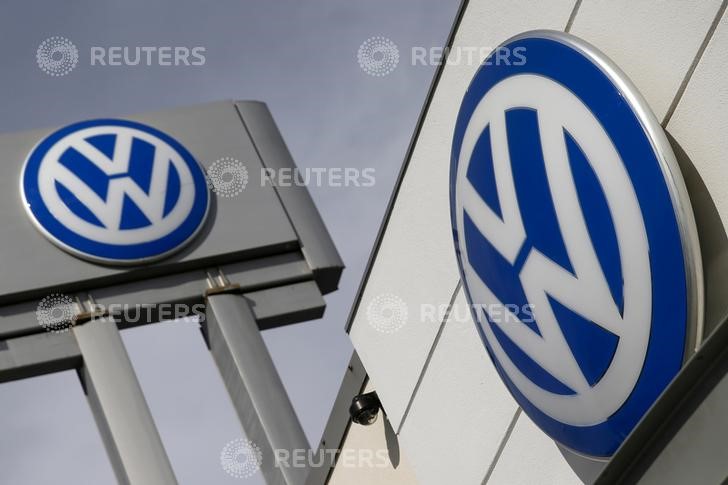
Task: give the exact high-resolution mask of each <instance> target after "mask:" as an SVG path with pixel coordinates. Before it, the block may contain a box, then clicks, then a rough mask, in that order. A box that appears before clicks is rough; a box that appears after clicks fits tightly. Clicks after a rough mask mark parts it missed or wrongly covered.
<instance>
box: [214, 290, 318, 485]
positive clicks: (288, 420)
mask: <svg viewBox="0 0 728 485" xmlns="http://www.w3.org/2000/svg"><path fill="white" fill-rule="evenodd" d="M204 324H205V330H206V337H207V341H208V345H209V346H210V351H211V352H212V355H213V358H214V360H215V363H216V364H217V367H218V369H219V370H220V373H221V374H222V378H223V381H224V382H225V386H226V387H227V390H228V392H229V394H230V397H231V399H232V401H233V405H234V407H235V410H236V411H237V413H238V417H239V418H240V420H241V422H242V425H243V429H244V430H245V433H246V435H247V437H248V439H249V440H251V441H252V442H254V443H255V444H256V445H257V446H258V447H259V448H260V449H261V451H262V452H263V462H262V464H261V467H260V470H261V472H262V474H263V476H264V477H265V480H266V483H268V485H303V484H304V483H305V481H306V476H307V474H308V466H293V465H294V463H293V462H294V459H293V457H294V452H295V450H303V451H298V453H299V454H300V453H305V455H304V456H308V450H309V444H308V441H307V440H306V435H305V434H304V432H303V428H302V427H301V423H300V422H299V421H298V418H297V417H296V412H295V411H294V409H293V406H292V405H291V401H290V400H289V399H288V395H287V394H286V390H285V388H284V387H283V382H281V378H280V376H279V375H278V372H277V371H276V368H275V365H274V364H273V360H272V359H271V356H270V354H269V353H268V349H267V348H266V346H265V342H264V341H263V337H262V336H261V334H260V330H259V329H258V325H257V323H256V321H255V316H254V315H253V312H252V311H251V309H250V307H249V305H248V303H247V301H246V300H245V297H244V296H243V295H241V294H233V293H217V294H211V295H208V297H207V309H206V313H205V322H204ZM274 453H279V454H281V455H283V456H288V457H289V460H288V463H289V465H290V466H280V464H278V465H277V464H276V459H275V455H274ZM286 454H287V455H286ZM281 455H279V456H281ZM295 461H296V462H300V461H304V462H305V461H306V460H301V458H300V455H299V459H298V460H295ZM296 464H297V465H300V463H296Z"/></svg>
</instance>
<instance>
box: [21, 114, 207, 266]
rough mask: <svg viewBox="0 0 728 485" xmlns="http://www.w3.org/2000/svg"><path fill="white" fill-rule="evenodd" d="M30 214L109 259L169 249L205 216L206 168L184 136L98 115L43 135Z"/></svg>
mask: <svg viewBox="0 0 728 485" xmlns="http://www.w3.org/2000/svg"><path fill="white" fill-rule="evenodd" d="M21 193H22V197H23V202H24V204H25V208H26V210H27V212H28V215H29V216H30V218H31V219H32V221H33V222H34V223H35V225H36V226H37V227H38V229H40V231H41V232H42V233H43V234H44V235H45V236H46V237H48V239H50V240H51V241H52V242H53V243H55V244H56V245H58V246H59V247H61V248H63V249H65V250H66V251H68V252H70V253H71V254H74V255H76V256H78V257H81V258H84V259H87V260H90V261H94V262H100V263H106V264H140V263H146V262H149V261H153V260H157V259H160V258H163V257H165V256H168V255H169V254H171V253H172V252H174V251H176V250H178V249H180V248H181V247H182V246H184V245H185V244H186V243H188V242H189V241H190V240H191V239H192V238H193V237H194V236H195V234H197V232H198V231H199V229H200V228H201V227H202V224H203V222H204V221H205V218H206V216H207V211H208V206H209V194H208V189H207V184H206V181H205V175H204V172H203V170H202V168H201V167H200V165H199V164H198V163H197V161H196V160H195V159H194V157H193V156H192V155H191V154H190V152H188V151H187V150H186V149H185V148H184V147H183V146H182V145H181V144H180V143H179V142H178V141H176V140H175V139H174V138H172V137H170V136H169V135H167V134H165V133H162V132H161V131H159V130H156V129H154V128H152V127H150V126H147V125H143V124H141V123H136V122H132V121H125V120H110V119H105V120H92V121H84V122H80V123H75V124H72V125H70V126H66V127H64V128H61V129H60V130H58V131H56V132H54V133H52V134H51V135H49V136H48V137H46V138H45V139H43V140H42V141H41V142H40V143H39V144H38V145H37V146H36V147H35V148H34V149H33V150H32V151H31V153H30V155H29V156H28V159H27V160H26V162H25V166H24V167H23V171H22V176H21Z"/></svg>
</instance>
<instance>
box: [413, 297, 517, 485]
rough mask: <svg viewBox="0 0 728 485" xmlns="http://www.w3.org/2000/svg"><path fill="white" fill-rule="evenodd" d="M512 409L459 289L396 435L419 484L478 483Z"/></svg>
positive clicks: (514, 404) (511, 414)
mask: <svg viewBox="0 0 728 485" xmlns="http://www.w3.org/2000/svg"><path fill="white" fill-rule="evenodd" d="M516 410H517V406H516V403H515V401H514V400H513V398H512V397H511V395H510V394H509V393H508V391H507V389H506V388H505V386H504V385H503V383H502V382H501V380H500V379H499V377H498V374H497V373H496V371H495V367H494V366H493V364H492V362H491V361H490V359H489V358H488V356H487V354H486V353H485V348H484V345H483V342H482V341H481V339H480V336H479V335H478V331H477V330H476V328H475V324H474V323H473V321H472V319H471V318H470V316H469V314H468V308H467V302H466V300H465V296H464V291H463V290H460V291H459V292H458V296H457V298H456V300H455V303H454V306H453V311H452V313H451V315H450V318H449V319H448V321H447V323H446V324H445V328H444V330H443V333H442V335H441V337H440V339H439V341H438V345H437V347H436V349H435V352H434V354H433V356H432V359H431V360H430V364H429V365H428V367H427V372H426V373H425V375H424V377H423V380H422V383H421V384H420V387H419V389H418V391H417V394H416V396H415V400H414V402H413V403H412V407H411V409H410V411H409V414H408V415H407V418H406V420H405V422H404V425H403V427H402V431H401V433H400V442H401V443H402V449H403V450H404V453H405V454H406V455H407V457H408V458H409V462H410V463H411V464H412V467H413V468H414V470H415V473H416V475H417V478H418V482H419V483H420V484H422V485H441V484H443V483H462V484H471V483H481V481H482V480H483V477H485V474H486V471H487V470H488V467H489V466H490V464H491V462H492V460H493V458H494V457H495V456H496V453H497V450H498V446H499V445H500V443H501V441H502V440H503V438H504V436H505V433H506V429H507V428H508V425H509V423H510V422H511V419H512V418H513V415H514V413H515V412H516ZM524 451H528V450H524Z"/></svg>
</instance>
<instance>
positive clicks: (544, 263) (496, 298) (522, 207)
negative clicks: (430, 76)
mask: <svg viewBox="0 0 728 485" xmlns="http://www.w3.org/2000/svg"><path fill="white" fill-rule="evenodd" d="M502 48H505V49H507V50H509V51H512V50H514V49H516V48H519V49H521V51H522V52H525V56H526V62H525V63H524V64H522V65H519V66H516V65H508V64H506V63H493V62H484V64H483V65H482V66H481V67H480V69H479V70H478V72H477V73H476V75H475V77H474V78H473V80H472V82H471V84H470V86H469V88H468V90H467V92H466V94H465V96H464V98H463V101H462V104H461V107H460V111H459V114H458V118H457V122H456V127H455V132H454V135H453V147H452V159H451V174H450V187H451V189H450V207H451V217H452V223H453V234H454V237H455V247H456V252H457V258H458V263H459V266H460V272H461V277H462V279H463V282H464V288H465V292H466V296H467V298H468V300H469V302H470V303H471V308H473V309H474V311H473V318H474V320H475V322H476V325H477V328H478V331H479V333H480V335H481V337H482V339H483V342H484V344H485V347H486V350H487V352H488V353H489V354H490V356H491V359H492V360H493V362H494V364H495V366H496V369H497V371H498V373H499V375H500V377H501V378H502V380H503V381H504V383H505V384H506V386H507V387H508V389H509V391H510V392H511V394H512V395H513V396H514V398H515V399H516V401H517V402H518V403H519V405H520V406H521V407H522V408H523V409H524V411H525V412H526V413H527V414H528V415H529V417H530V418H531V419H532V420H533V421H534V422H535V423H536V424H537V425H538V426H539V427H540V428H541V429H542V430H543V431H545V432H546V433H547V434H548V435H549V436H551V437H552V438H553V439H554V440H556V441H557V442H559V443H561V444H562V445H564V446H566V447H567V448H569V449H571V450H574V451H575V452H577V453H580V454H583V455H588V456H592V457H607V456H610V455H612V454H613V453H614V451H615V450H616V449H617V448H618V446H619V445H620V444H621V442H622V441H623V440H624V438H625V437H626V436H627V435H628V434H629V432H630V431H631V430H632V429H633V428H634V426H635V425H636V424H637V422H638V421H639V420H640V418H641V417H642V416H643V415H644V414H645V413H646V412H647V410H648V409H649V407H650V406H651V405H652V403H653V402H654V401H655V400H656V399H657V397H658V396H659V394H660V393H661V392H662V391H663V390H664V389H665V387H666V386H667V385H668V384H669V382H670V381H671V380H672V378H673V377H674V376H675V375H676V374H677V372H678V371H679V370H680V368H681V366H682V364H683V362H684V359H685V357H686V355H689V354H690V352H691V351H692V349H693V348H694V344H695V342H696V341H697V340H699V338H700V337H699V336H700V329H701V325H702V324H701V322H702V304H703V303H702V302H703V289H702V268H701V261H700V253H699V246H698V243H697V229H696V226H695V221H694V218H693V214H692V209H691V207H690V201H689V198H688V196H687V190H686V188H685V185H684V182H683V180H682V176H681V174H680V171H679V168H678V167H677V162H676V160H675V156H674V154H673V152H672V149H671V147H670V145H669V142H668V140H667V138H666V136H665V134H664V133H663V131H662V128H661V127H660V125H659V122H658V121H657V119H656V118H655V116H654V115H653V114H652V112H651V111H650V109H649V107H648V106H647V104H646V102H645V101H644V100H643V99H642V98H641V96H640V95H639V93H638V92H637V91H636V89H635V88H634V87H633V86H632V84H631V83H630V82H629V80H628V79H627V78H626V77H625V76H624V74H622V73H621V71H619V69H618V68H617V67H616V66H614V65H613V64H612V63H611V62H610V61H609V60H608V59H606V57H604V56H603V55H602V54H601V53H599V52H598V51H596V49H594V48H593V47H591V46H589V45H588V44H586V43H585V42H583V41H580V40H579V39H577V38H575V37H573V36H570V35H568V34H563V33H557V32H550V31H535V32H529V33H525V34H521V35H519V36H517V37H514V38H513V39H511V40H509V41H507V42H506V43H505V44H504V45H503V46H502ZM492 56H493V54H492V55H491V57H492ZM504 304H505V306H506V307H508V306H511V307H513V305H516V307H519V308H520V307H522V306H525V305H530V309H531V311H532V315H533V319H531V320H530V321H526V320H520V319H519V318H518V315H516V314H514V313H512V312H508V313H509V314H508V315H506V316H504V315H502V314H490V313H489V310H487V309H488V308H490V307H496V308H503V306H504Z"/></svg>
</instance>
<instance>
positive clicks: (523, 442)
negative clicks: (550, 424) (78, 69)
mask: <svg viewBox="0 0 728 485" xmlns="http://www.w3.org/2000/svg"><path fill="white" fill-rule="evenodd" d="M581 483H583V482H582V480H581V479H579V477H578V476H577V475H576V473H574V472H573V471H572V469H571V467H570V466H569V464H568V463H567V462H566V459H564V456H563V455H562V454H561V451H559V447H558V446H556V443H554V441H553V440H552V439H551V438H549V437H548V436H546V434H544V432H543V431H541V430H540V429H539V428H538V427H537V426H536V425H535V424H533V421H531V419H530V418H529V417H528V416H526V414H525V413H521V415H520V417H519V418H518V422H517V423H516V426H515V428H513V432H512V433H511V436H510V439H509V440H508V443H507V444H506V446H505V448H504V449H503V453H502V454H501V456H500V459H499V460H498V463H497V464H496V465H495V468H494V469H493V473H492V474H491V476H490V479H489V480H488V485H554V484H558V485H569V484H581Z"/></svg>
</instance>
